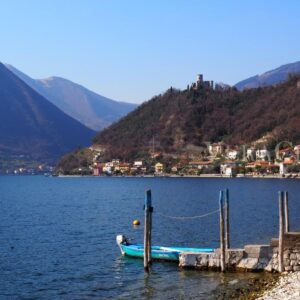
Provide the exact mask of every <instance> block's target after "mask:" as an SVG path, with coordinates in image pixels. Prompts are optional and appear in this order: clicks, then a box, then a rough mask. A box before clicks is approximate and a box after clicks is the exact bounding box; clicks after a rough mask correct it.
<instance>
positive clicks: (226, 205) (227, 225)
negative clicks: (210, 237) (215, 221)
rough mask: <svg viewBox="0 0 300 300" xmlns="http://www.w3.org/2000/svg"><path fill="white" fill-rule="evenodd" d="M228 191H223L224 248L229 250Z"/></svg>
mask: <svg viewBox="0 0 300 300" xmlns="http://www.w3.org/2000/svg"><path fill="white" fill-rule="evenodd" d="M229 228H230V225H229V190H228V189H226V190H225V248H226V250H228V249H229V248H230V235H229Z"/></svg>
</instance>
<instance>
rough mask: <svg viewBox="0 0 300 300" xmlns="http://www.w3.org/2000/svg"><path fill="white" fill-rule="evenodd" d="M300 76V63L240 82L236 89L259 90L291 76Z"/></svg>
mask: <svg viewBox="0 0 300 300" xmlns="http://www.w3.org/2000/svg"><path fill="white" fill-rule="evenodd" d="M292 74H300V61H298V62H294V63H290V64H286V65H283V66H280V67H278V68H276V69H274V70H271V71H268V72H265V73H263V74H261V75H255V76H252V77H250V78H247V79H245V80H242V81H240V82H238V83H237V84H236V85H235V87H236V88H237V89H238V90H240V91H241V90H244V89H251V88H258V87H263V86H269V85H274V84H278V83H280V82H282V81H285V80H287V79H288V77H289V75H292Z"/></svg>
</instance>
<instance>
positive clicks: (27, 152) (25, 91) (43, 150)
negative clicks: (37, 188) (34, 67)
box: [0, 63, 95, 161]
mask: <svg viewBox="0 0 300 300" xmlns="http://www.w3.org/2000/svg"><path fill="white" fill-rule="evenodd" d="M94 135H95V132H94V131H93V130H91V129H89V128H87V127H86V126H84V125H82V124H81V123H79V122H78V121H77V120H75V119H73V118H71V117H70V116H68V115H66V114H65V113H64V112H62V111H61V110H60V109H58V108H57V107H56V106H55V105H53V104H52V103H50V102H49V101H48V100H47V99H45V98H44V97H43V96H41V95H40V94H38V93H37V92H36V91H35V90H33V89H32V88H31V87H29V86H28V85H27V84H26V83H24V82H23V81H22V80H21V79H20V78H19V77H17V76H16V75H15V74H14V73H12V72H11V71H9V70H8V69H7V68H6V67H5V66H4V65H3V64H1V63H0V157H1V158H2V157H3V156H7V155H8V156H9V155H13V154H14V155H24V156H26V157H27V158H30V159H36V160H46V161H54V160H55V159H57V158H58V157H59V156H61V155H62V154H64V153H66V152H68V151H72V150H74V149H75V148H77V147H78V146H87V145H89V144H90V140H91V138H92V137H93V136H94Z"/></svg>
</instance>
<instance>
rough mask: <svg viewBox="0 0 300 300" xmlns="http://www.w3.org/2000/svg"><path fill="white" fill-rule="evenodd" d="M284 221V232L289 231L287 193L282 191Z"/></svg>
mask: <svg viewBox="0 0 300 300" xmlns="http://www.w3.org/2000/svg"><path fill="white" fill-rule="evenodd" d="M284 223H285V232H289V231H290V220H289V193H288V192H287V191H285V192H284Z"/></svg>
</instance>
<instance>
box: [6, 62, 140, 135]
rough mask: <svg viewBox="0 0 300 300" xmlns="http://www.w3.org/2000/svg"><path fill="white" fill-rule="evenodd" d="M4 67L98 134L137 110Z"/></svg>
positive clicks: (70, 85) (75, 86)
mask: <svg viewBox="0 0 300 300" xmlns="http://www.w3.org/2000/svg"><path fill="white" fill-rule="evenodd" d="M6 67H7V68H8V69H9V70H11V71H12V72H13V73H14V74H16V75H17V76H18V77H19V78H20V79H22V80H23V81H24V82H25V83H27V84H28V85H29V86H30V87H31V88H33V89H34V90H36V91H37V92H38V93H39V94H41V95H42V96H44V97H45V98H46V99H48V100H49V101H50V102H52V103H53V104H54V105H56V106H57V107H58V108H59V109H61V110H62V111H63V112H65V113H66V114H68V115H69V116H71V117H73V118H74V119H76V120H78V121H79V122H81V123H82V124H84V125H86V126H87V127H89V128H92V129H94V130H97V131H99V130H101V129H103V128H104V127H107V126H109V125H110V124H112V123H113V122H115V121H118V120H119V119H120V118H122V117H123V116H125V115H126V114H128V113H129V112H130V111H132V110H134V109H135V108H136V107H137V105H136V104H132V103H126V102H118V101H115V100H111V99H109V98H106V97H103V96H101V95H98V94H96V93H94V92H92V91H90V90H88V89H87V88H85V87H83V86H81V85H79V84H76V83H74V82H72V81H69V80H67V79H64V78H60V77H50V78H46V79H32V78H31V77H29V76H28V75H26V74H24V73H22V72H21V71H19V70H18V69H16V68H15V67H13V66H11V65H6Z"/></svg>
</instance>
